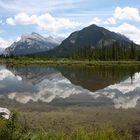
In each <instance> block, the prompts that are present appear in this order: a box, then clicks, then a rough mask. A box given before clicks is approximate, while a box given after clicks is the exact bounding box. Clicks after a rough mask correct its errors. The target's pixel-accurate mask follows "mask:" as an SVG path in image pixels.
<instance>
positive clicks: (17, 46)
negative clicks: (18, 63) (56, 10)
mask: <svg viewBox="0 0 140 140" xmlns="http://www.w3.org/2000/svg"><path fill="white" fill-rule="evenodd" d="M62 40H63V39H62V38H60V37H58V38H53V37H51V36H49V37H48V38H45V37H43V36H41V35H40V34H38V33H35V32H32V33H31V34H23V35H22V36H21V39H20V40H19V41H16V42H14V43H13V44H12V45H11V46H9V47H8V48H6V49H5V51H4V54H5V55H28V54H34V53H38V52H43V51H48V50H50V49H53V48H54V47H56V46H58V45H59V44H60V43H61V41H62Z"/></svg>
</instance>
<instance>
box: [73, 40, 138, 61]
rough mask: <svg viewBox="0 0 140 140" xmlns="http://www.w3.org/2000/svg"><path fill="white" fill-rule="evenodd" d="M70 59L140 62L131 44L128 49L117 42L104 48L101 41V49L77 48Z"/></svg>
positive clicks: (134, 45) (136, 48) (136, 50)
mask: <svg viewBox="0 0 140 140" xmlns="http://www.w3.org/2000/svg"><path fill="white" fill-rule="evenodd" d="M72 58H74V59H80V58H84V59H88V60H96V61H130V60H131V61H132V60H133V61H140V50H139V49H138V47H137V45H136V44H134V43H133V42H131V45H130V46H129V47H126V45H125V44H123V43H119V42H117V41H116V42H114V43H113V44H112V45H111V46H106V45H105V43H104V41H102V45H101V47H91V46H86V47H83V48H78V49H77V51H75V53H74V54H73V55H72Z"/></svg>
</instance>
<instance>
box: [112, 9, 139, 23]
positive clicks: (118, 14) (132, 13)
mask: <svg viewBox="0 0 140 140" xmlns="http://www.w3.org/2000/svg"><path fill="white" fill-rule="evenodd" d="M114 18H116V19H120V20H135V21H140V15H139V10H138V9H137V8H133V7H124V8H121V7H116V9H115V12H114Z"/></svg>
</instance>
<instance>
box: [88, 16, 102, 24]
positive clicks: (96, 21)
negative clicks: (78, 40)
mask: <svg viewBox="0 0 140 140" xmlns="http://www.w3.org/2000/svg"><path fill="white" fill-rule="evenodd" d="M101 22H102V20H101V19H100V18H98V17H95V18H93V19H92V21H91V22H90V24H97V25H99V24H101Z"/></svg>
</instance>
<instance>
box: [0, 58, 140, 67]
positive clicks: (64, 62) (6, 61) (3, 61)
mask: <svg viewBox="0 0 140 140" xmlns="http://www.w3.org/2000/svg"><path fill="white" fill-rule="evenodd" d="M0 64H11V65H30V64H52V65H87V66H96V65H140V61H94V60H92V61H89V60H69V59H64V60H63V59H58V60H53V59H52V60H43V59H40V60H38V59H23V60H22V59H18V60H15V59H1V60H0Z"/></svg>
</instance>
